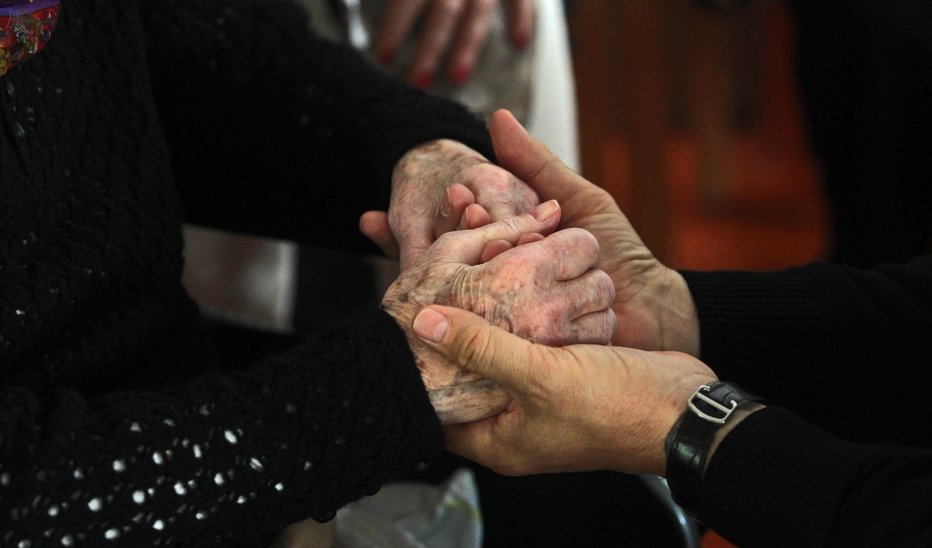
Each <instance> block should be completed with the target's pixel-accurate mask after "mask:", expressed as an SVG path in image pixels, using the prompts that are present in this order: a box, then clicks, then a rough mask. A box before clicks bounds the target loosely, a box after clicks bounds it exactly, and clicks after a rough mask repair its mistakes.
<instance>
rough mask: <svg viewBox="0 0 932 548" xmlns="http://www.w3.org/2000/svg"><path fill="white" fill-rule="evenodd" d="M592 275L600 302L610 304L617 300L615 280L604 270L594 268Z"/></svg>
mask: <svg viewBox="0 0 932 548" xmlns="http://www.w3.org/2000/svg"><path fill="white" fill-rule="evenodd" d="M592 276H593V278H594V283H595V287H596V295H597V296H598V298H597V300H598V303H599V304H604V305H606V306H607V305H610V304H612V303H613V302H615V281H614V280H612V277H611V276H609V275H608V273H607V272H605V271H604V270H593V271H592Z"/></svg>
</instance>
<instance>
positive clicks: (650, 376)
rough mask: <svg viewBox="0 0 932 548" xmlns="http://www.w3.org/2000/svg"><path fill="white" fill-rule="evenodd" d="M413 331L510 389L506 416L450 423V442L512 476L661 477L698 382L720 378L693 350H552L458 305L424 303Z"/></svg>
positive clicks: (459, 451) (588, 347)
mask: <svg viewBox="0 0 932 548" xmlns="http://www.w3.org/2000/svg"><path fill="white" fill-rule="evenodd" d="M413 329H414V332H415V333H416V334H417V335H418V336H419V337H420V338H421V339H422V340H424V341H425V343H426V344H428V345H429V346H430V348H432V349H433V350H434V351H435V352H437V353H438V354H439V355H441V356H443V357H444V358H446V359H448V360H450V361H451V362H452V363H454V364H457V365H459V366H460V367H463V368H464V369H466V370H467V371H470V372H472V373H475V374H477V375H481V376H482V377H484V378H487V379H490V380H492V381H495V382H496V383H498V385H499V386H501V387H502V388H504V389H505V390H506V391H507V392H508V393H509V394H510V395H511V396H512V398H513V400H512V401H511V402H510V403H509V404H508V407H507V408H506V409H505V410H504V411H503V412H502V413H501V414H499V415H496V416H494V417H490V418H487V419H484V420H481V421H477V422H472V423H469V424H459V425H452V426H447V427H446V428H445V432H446V440H447V448H448V449H449V450H451V451H452V452H454V453H457V454H460V455H462V456H464V457H467V458H469V459H472V460H474V461H476V462H479V463H480V464H482V465H484V466H487V467H489V468H492V469H493V470H495V471H497V472H500V473H502V474H506V475H526V474H539V473H547V472H571V471H585V470H616V471H620V472H627V473H643V472H646V473H652V474H657V475H663V474H664V473H665V471H666V453H665V450H664V442H665V440H666V437H667V435H668V434H669V432H670V430H671V429H672V427H673V425H674V424H675V423H676V421H677V419H678V417H679V416H680V415H681V414H682V413H683V411H684V410H685V409H686V402H687V401H688V399H689V397H690V396H691V395H692V394H693V392H694V391H695V390H696V388H698V387H699V386H701V385H703V384H706V383H708V382H710V381H713V380H715V374H714V373H712V370H711V369H709V368H708V367H707V366H706V365H705V364H703V363H702V362H700V361H699V360H697V359H695V358H693V357H691V356H688V355H686V354H681V353H678V352H645V351H640V350H633V349H629V348H619V347H609V346H596V345H572V346H566V347H563V348H551V347H547V346H543V345H539V344H534V343H532V342H529V341H526V340H524V339H521V338H520V337H516V336H514V335H512V334H510V333H508V332H507V331H505V330H503V329H500V328H498V327H495V326H493V325H491V324H490V323H489V322H487V321H486V320H485V319H483V318H480V317H478V316H476V315H475V314H472V313H470V312H467V311H465V310H459V309H456V308H449V307H443V306H431V307H428V308H425V309H424V310H422V311H421V312H420V313H419V314H418V315H417V317H416V318H415V320H414V324H413Z"/></svg>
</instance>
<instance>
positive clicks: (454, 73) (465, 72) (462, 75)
mask: <svg viewBox="0 0 932 548" xmlns="http://www.w3.org/2000/svg"><path fill="white" fill-rule="evenodd" d="M470 76H472V71H471V70H470V69H469V67H467V66H466V65H456V66H455V67H453V70H451V71H450V81H451V82H453V83H454V84H456V85H461V84H465V83H466V81H467V80H469V77H470Z"/></svg>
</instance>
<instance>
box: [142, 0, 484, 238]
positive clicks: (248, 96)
mask: <svg viewBox="0 0 932 548" xmlns="http://www.w3.org/2000/svg"><path fill="white" fill-rule="evenodd" d="M139 5H140V11H141V12H142V15H143V22H144V24H145V28H146V31H147V38H148V39H147V44H148V54H149V60H150V66H151V72H152V81H153V88H154V91H155V95H156V99H157V103H158V108H159V114H160V117H161V120H162V123H163V126H164V128H165V133H166V136H167V137H168V142H169V145H170V146H171V153H172V161H173V167H174V172H175V175H176V177H177V179H178V181H179V188H180V192H181V195H182V200H183V205H184V211H185V215H186V217H187V220H188V221H189V222H194V223H197V224H202V225H206V226H214V227H219V228H226V229H230V230H236V231H242V232H249V233H255V234H263V235H269V236H277V237H288V238H292V239H299V240H304V241H310V242H311V243H316V244H321V245H331V246H335V245H338V246H346V245H349V244H352V245H353V246H355V247H362V246H366V247H368V246H367V245H366V242H365V240H364V239H363V237H362V236H360V235H359V234H358V229H357V225H356V221H357V219H358V218H359V215H360V214H361V213H362V212H364V211H366V210H369V209H382V210H384V209H386V208H387V206H388V198H389V194H390V183H391V173H392V170H393V168H394V167H395V165H396V164H397V162H398V160H399V158H401V156H402V155H403V154H405V153H406V152H407V151H408V150H410V149H411V148H413V147H415V146H417V145H419V144H421V143H425V142H427V141H431V140H434V139H438V138H451V139H455V140H457V141H460V142H462V143H465V144H466V145H467V146H470V147H471V148H473V149H476V150H478V151H479V152H480V153H481V154H483V155H485V156H486V157H487V158H493V157H494V156H493V152H492V148H491V144H490V141H489V138H488V135H487V133H486V130H485V127H484V125H483V124H482V123H481V121H480V120H479V119H478V118H476V117H475V116H474V115H472V114H471V113H468V112H467V111H466V110H465V109H464V108H462V107H461V106H459V105H456V104H454V103H452V102H450V101H445V100H442V99H438V98H433V97H428V96H426V95H424V94H422V93H420V92H418V91H416V90H414V89H413V88H411V87H409V86H407V85H405V84H404V83H403V82H400V81H398V80H396V79H393V78H391V77H389V76H387V75H385V74H384V73H382V72H381V71H379V70H378V69H376V68H374V67H372V66H371V64H370V63H368V62H367V61H366V60H365V59H364V58H363V57H362V56H361V55H359V54H358V53H357V52H354V51H352V50H350V49H349V48H346V47H343V46H339V45H336V44H332V43H329V42H326V41H324V40H320V39H317V38H315V37H314V36H313V35H311V34H310V30H309V29H308V27H307V24H306V21H305V17H304V14H303V12H302V11H301V10H300V8H299V7H297V6H294V5H292V4H291V3H290V2H254V1H248V0H165V1H162V0H158V1H156V0H142V1H140V2H139ZM218 14H220V16H218ZM217 36H221V37H222V38H221V39H218V38H217Z"/></svg>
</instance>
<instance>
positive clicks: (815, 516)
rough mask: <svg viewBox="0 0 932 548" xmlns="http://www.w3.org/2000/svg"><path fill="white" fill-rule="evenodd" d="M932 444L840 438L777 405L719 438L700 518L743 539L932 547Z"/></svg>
mask: <svg viewBox="0 0 932 548" xmlns="http://www.w3.org/2000/svg"><path fill="white" fill-rule="evenodd" d="M930 498H932V451H929V450H928V449H911V448H906V447H897V446H892V445H880V444H855V443H848V442H843V441H841V440H839V439H837V438H835V437H833V436H830V435H828V434H826V433H825V432H824V431H821V430H819V429H817V428H815V427H813V426H812V425H811V424H810V423H808V422H806V421H805V420H803V419H801V418H800V417H799V416H797V415H794V414H793V413H790V412H789V411H787V410H786V409H781V408H779V407H768V408H766V409H764V410H761V411H758V412H757V413H753V414H752V415H750V416H749V417H748V418H747V419H745V420H744V421H743V422H742V423H741V424H739V425H738V426H737V427H736V428H735V429H734V430H733V431H732V432H731V433H729V435H728V436H727V437H726V438H725V439H724V440H723V441H722V444H721V446H719V449H718V451H716V453H715V455H714V457H713V458H712V460H711V462H710V463H709V468H708V470H707V472H706V476H705V479H704V480H703V483H702V486H701V488H700V494H699V508H698V514H699V518H700V519H701V520H702V521H703V523H705V524H706V525H708V526H709V527H711V528H713V529H715V530H716V531H717V532H719V533H721V534H722V535H723V536H725V537H726V538H727V539H729V540H730V541H732V542H734V543H735V544H737V545H739V546H774V547H777V546H929V545H930V543H932V505H930V504H929V500H930Z"/></svg>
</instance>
